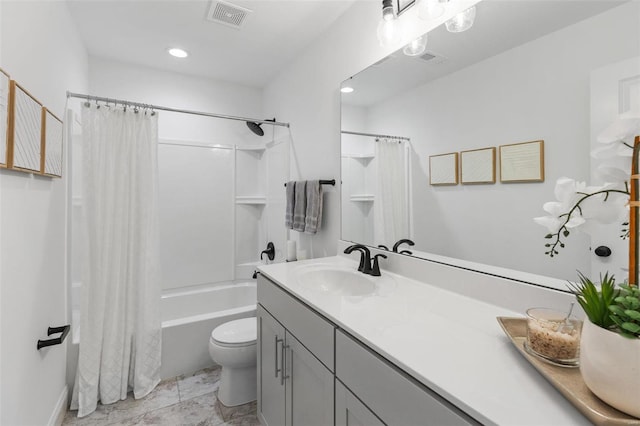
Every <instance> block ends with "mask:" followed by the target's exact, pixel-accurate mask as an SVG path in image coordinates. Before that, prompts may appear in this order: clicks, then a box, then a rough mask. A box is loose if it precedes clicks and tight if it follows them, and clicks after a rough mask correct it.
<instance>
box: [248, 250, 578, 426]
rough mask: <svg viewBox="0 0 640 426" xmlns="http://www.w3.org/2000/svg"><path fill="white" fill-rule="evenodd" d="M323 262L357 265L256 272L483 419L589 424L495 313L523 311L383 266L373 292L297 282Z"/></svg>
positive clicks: (301, 265) (296, 265)
mask: <svg viewBox="0 0 640 426" xmlns="http://www.w3.org/2000/svg"><path fill="white" fill-rule="evenodd" d="M315 264H323V265H327V266H332V267H336V268H341V269H344V268H348V269H350V270H353V271H355V270H356V269H357V262H355V261H352V260H351V259H348V258H345V257H341V256H335V257H328V258H322V259H312V260H307V261H300V262H291V263H279V264H272V265H266V266H265V265H263V266H260V267H259V269H260V271H261V272H262V273H263V274H264V275H265V276H267V277H269V278H270V279H271V280H273V281H275V282H276V283H277V284H279V285H280V286H281V287H282V288H283V289H285V290H286V291H288V292H289V293H291V294H293V295H294V296H295V297H297V298H299V299H300V300H302V301H303V302H305V303H306V304H308V305H309V306H311V307H312V308H314V309H315V310H317V311H318V312H320V313H321V314H323V315H324V316H325V317H326V318H328V319H329V320H330V321H332V322H334V323H335V324H336V325H337V326H338V327H340V328H342V329H344V330H346V331H347V332H348V333H350V334H352V335H353V336H355V337H356V338H358V339H359V340H361V341H362V342H364V343H365V344H367V345H368V346H369V347H370V348H371V349H373V350H374V351H376V352H378V353H379V354H380V355H382V356H383V357H385V358H386V359H387V360H389V361H391V362H392V363H394V364H395V365H397V366H398V367H399V368H401V369H402V370H404V371H405V372H407V373H408V374H410V375H411V376H413V377H414V378H415V379H416V380H418V381H419V382H421V383H423V384H424V385H425V386H427V387H429V388H430V389H432V390H433V391H435V392H437V393H438V394H440V395H441V396H443V397H444V398H446V399H447V400H449V401H450V402H451V403H453V404H454V405H456V406H458V407H459V408H460V409H461V410H463V411H465V412H466V413H467V414H469V415H470V416H471V417H473V418H475V419H476V420H478V421H479V422H481V423H483V424H498V425H554V426H555V425H572V424H590V423H589V421H588V420H587V419H586V418H585V417H584V416H582V415H581V414H580V413H579V412H578V411H577V410H576V409H575V408H574V407H573V405H571V404H570V403H569V402H568V401H567V400H566V399H565V398H564V397H563V396H562V395H561V394H560V393H559V392H557V391H556V390H555V388H554V387H553V386H552V385H551V384H549V383H548V382H547V381H546V380H545V379H544V378H543V377H542V376H541V375H540V374H539V373H538V372H537V371H536V370H535V369H534V368H533V367H532V366H531V365H530V364H529V363H528V361H526V360H525V359H524V357H523V356H522V355H520V354H519V353H518V351H517V350H516V348H515V347H513V345H512V344H511V342H510V340H509V339H508V337H507V336H506V335H505V334H504V332H503V331H502V329H501V328H500V325H499V324H498V322H497V320H496V317H497V316H511V317H513V316H522V317H523V316H524V315H523V313H520V312H513V311H510V310H507V309H505V308H501V307H498V306H494V305H491V304H488V303H485V302H481V301H477V300H473V299H471V298H468V297H465V296H463V295H460V294H457V293H454V292H450V291H446V290H443V289H442V288H439V287H436V286H433V285H429V284H428V283H424V282H420V281H416V280H411V279H408V278H405V277H402V276H400V275H396V274H393V273H390V272H386V271H384V270H383V271H382V276H381V277H369V276H364V277H366V278H367V279H371V280H373V282H374V283H375V287H376V290H375V292H374V293H373V294H368V295H364V296H341V295H339V294H337V293H333V292H322V291H318V290H317V289H314V288H313V287H311V286H303V285H301V284H300V280H299V277H300V271H302V270H304V269H305V268H309V267H310V265H315Z"/></svg>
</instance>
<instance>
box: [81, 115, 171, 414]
mask: <svg viewBox="0 0 640 426" xmlns="http://www.w3.org/2000/svg"><path fill="white" fill-rule="evenodd" d="M158 115H159V114H158V113H156V114H151V111H145V110H140V111H138V110H137V109H133V108H131V107H130V108H128V109H127V107H126V106H124V107H123V106H112V107H106V106H103V107H102V108H99V107H98V106H97V105H92V104H87V105H85V106H84V107H83V110H82V131H83V144H82V158H81V164H82V165H83V180H82V208H83V211H82V217H83V218H84V220H85V222H84V226H83V229H84V232H85V238H84V240H83V243H84V244H83V249H84V250H83V251H84V252H85V257H84V262H83V265H82V270H83V271H84V272H83V279H82V282H83V286H82V298H81V304H80V329H81V331H80V336H81V339H80V348H79V351H80V352H79V359H78V371H77V373H76V384H75V386H74V390H73V399H72V402H71V407H72V408H73V409H78V416H79V417H84V416H86V415H88V414H90V413H91V412H93V411H94V410H95V409H96V407H97V402H98V399H100V401H101V402H102V403H105V404H110V403H113V402H116V401H118V400H121V399H125V398H126V397H127V391H128V389H129V387H131V388H133V393H134V396H135V398H136V399H138V398H142V397H144V396H146V395H147V394H149V392H151V391H152V390H153V388H154V387H155V386H156V385H157V384H158V383H159V382H160V354H161V338H162V335H161V328H160V306H159V305H160V304H159V300H160V259H159V247H158V243H159V230H158V158H157V149H158Z"/></svg>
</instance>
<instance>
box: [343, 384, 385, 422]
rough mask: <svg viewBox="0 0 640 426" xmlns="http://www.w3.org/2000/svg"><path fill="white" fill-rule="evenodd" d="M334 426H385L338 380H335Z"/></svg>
mask: <svg viewBox="0 0 640 426" xmlns="http://www.w3.org/2000/svg"><path fill="white" fill-rule="evenodd" d="M336 426H386V425H385V424H384V423H383V422H382V421H381V420H380V419H379V418H377V417H376V416H375V414H373V413H372V412H371V410H369V409H368V408H367V406H366V405H364V404H363V403H362V402H360V400H359V399H358V398H356V397H355V396H354V395H353V394H352V393H351V392H349V390H348V389H347V388H345V387H344V385H343V384H342V382H340V380H336Z"/></svg>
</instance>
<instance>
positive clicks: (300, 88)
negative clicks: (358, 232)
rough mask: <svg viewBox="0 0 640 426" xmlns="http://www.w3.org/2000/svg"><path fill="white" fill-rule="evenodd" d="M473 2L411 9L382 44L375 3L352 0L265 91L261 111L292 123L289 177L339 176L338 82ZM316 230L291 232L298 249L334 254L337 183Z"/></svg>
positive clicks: (328, 195)
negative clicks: (399, 31)
mask: <svg viewBox="0 0 640 426" xmlns="http://www.w3.org/2000/svg"><path fill="white" fill-rule="evenodd" d="M475 3H477V2H476V1H469V2H466V1H460V2H456V3H455V4H451V7H450V8H449V12H448V13H447V14H446V15H444V16H442V17H441V18H439V19H438V20H436V21H429V22H428V21H422V20H419V19H418V18H417V10H416V8H411V9H410V10H409V11H407V12H406V13H405V14H403V15H402V16H401V17H400V18H399V23H400V24H401V25H402V26H403V27H404V28H405V34H404V35H405V38H404V39H403V40H402V41H400V42H399V43H397V44H396V45H392V46H388V47H385V48H382V47H380V46H379V45H378V41H377V39H376V27H377V24H378V21H379V20H380V16H381V9H380V2H379V1H358V2H355V3H354V5H353V6H352V7H351V8H349V10H347V12H345V14H344V15H342V16H341V17H340V18H339V19H338V20H337V21H336V22H335V23H334V24H333V25H332V26H331V27H330V28H329V29H328V30H327V31H326V32H325V33H324V34H323V35H322V36H321V37H320V38H319V39H318V40H317V41H316V42H315V43H314V44H312V45H310V46H308V47H307V48H306V50H305V52H304V53H303V54H302V55H300V56H299V57H298V58H297V59H296V60H295V61H294V62H293V63H291V64H290V65H289V66H288V67H286V69H284V70H283V71H282V72H281V73H280V74H279V75H278V76H277V77H276V78H275V79H274V80H273V81H272V82H271V83H270V84H269V85H268V86H267V88H266V89H265V92H264V105H265V111H274V112H275V113H276V114H277V115H278V117H282V119H283V120H285V121H289V122H291V123H292V125H291V132H292V136H293V146H292V156H291V176H292V178H294V179H298V178H299V179H331V178H336V180H337V181H339V176H340V90H339V88H340V83H341V82H342V81H343V80H346V79H347V78H349V77H350V76H352V75H354V74H356V73H357V72H358V71H360V70H362V69H364V68H366V67H367V66H369V65H371V64H373V63H374V62H376V61H377V60H379V59H381V58H383V57H384V56H386V55H388V54H389V53H391V52H393V51H395V50H396V49H398V48H399V47H401V46H402V45H403V44H404V43H406V42H408V41H409V40H411V39H413V38H415V37H417V36H418V35H421V34H423V33H424V32H426V31H429V30H430V29H432V28H435V27H436V26H437V25H439V24H441V23H442V22H444V21H445V20H447V19H448V18H450V17H451V16H452V15H453V14H455V13H457V12H458V11H461V10H464V9H466V8H468V7H469V6H470V5H471V4H475ZM325 190H326V192H327V193H326V195H325V198H324V202H325V205H324V209H325V210H324V216H323V223H322V229H321V231H320V232H319V233H318V234H316V235H313V236H310V235H306V234H299V233H297V232H294V231H292V232H291V236H292V238H293V239H298V240H299V241H300V244H299V247H302V248H306V249H307V250H309V254H310V255H311V256H313V257H321V256H328V255H332V254H335V251H336V240H337V239H339V238H340V200H339V196H338V193H339V192H338V191H339V187H336V188H330V187H325Z"/></svg>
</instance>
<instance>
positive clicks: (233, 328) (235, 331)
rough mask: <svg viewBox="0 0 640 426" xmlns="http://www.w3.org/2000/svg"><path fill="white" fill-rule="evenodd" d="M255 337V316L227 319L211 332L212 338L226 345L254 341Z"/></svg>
mask: <svg viewBox="0 0 640 426" xmlns="http://www.w3.org/2000/svg"><path fill="white" fill-rule="evenodd" d="M256 337H257V332H256V317H251V318H243V319H239V320H234V321H229V322H226V323H224V324H222V325H219V326H218V327H216V328H215V329H213V331H212V332H211V338H212V339H213V340H215V341H216V342H219V343H222V344H228V345H229V344H231V345H237V344H241V343H250V342H255V340H256Z"/></svg>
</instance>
